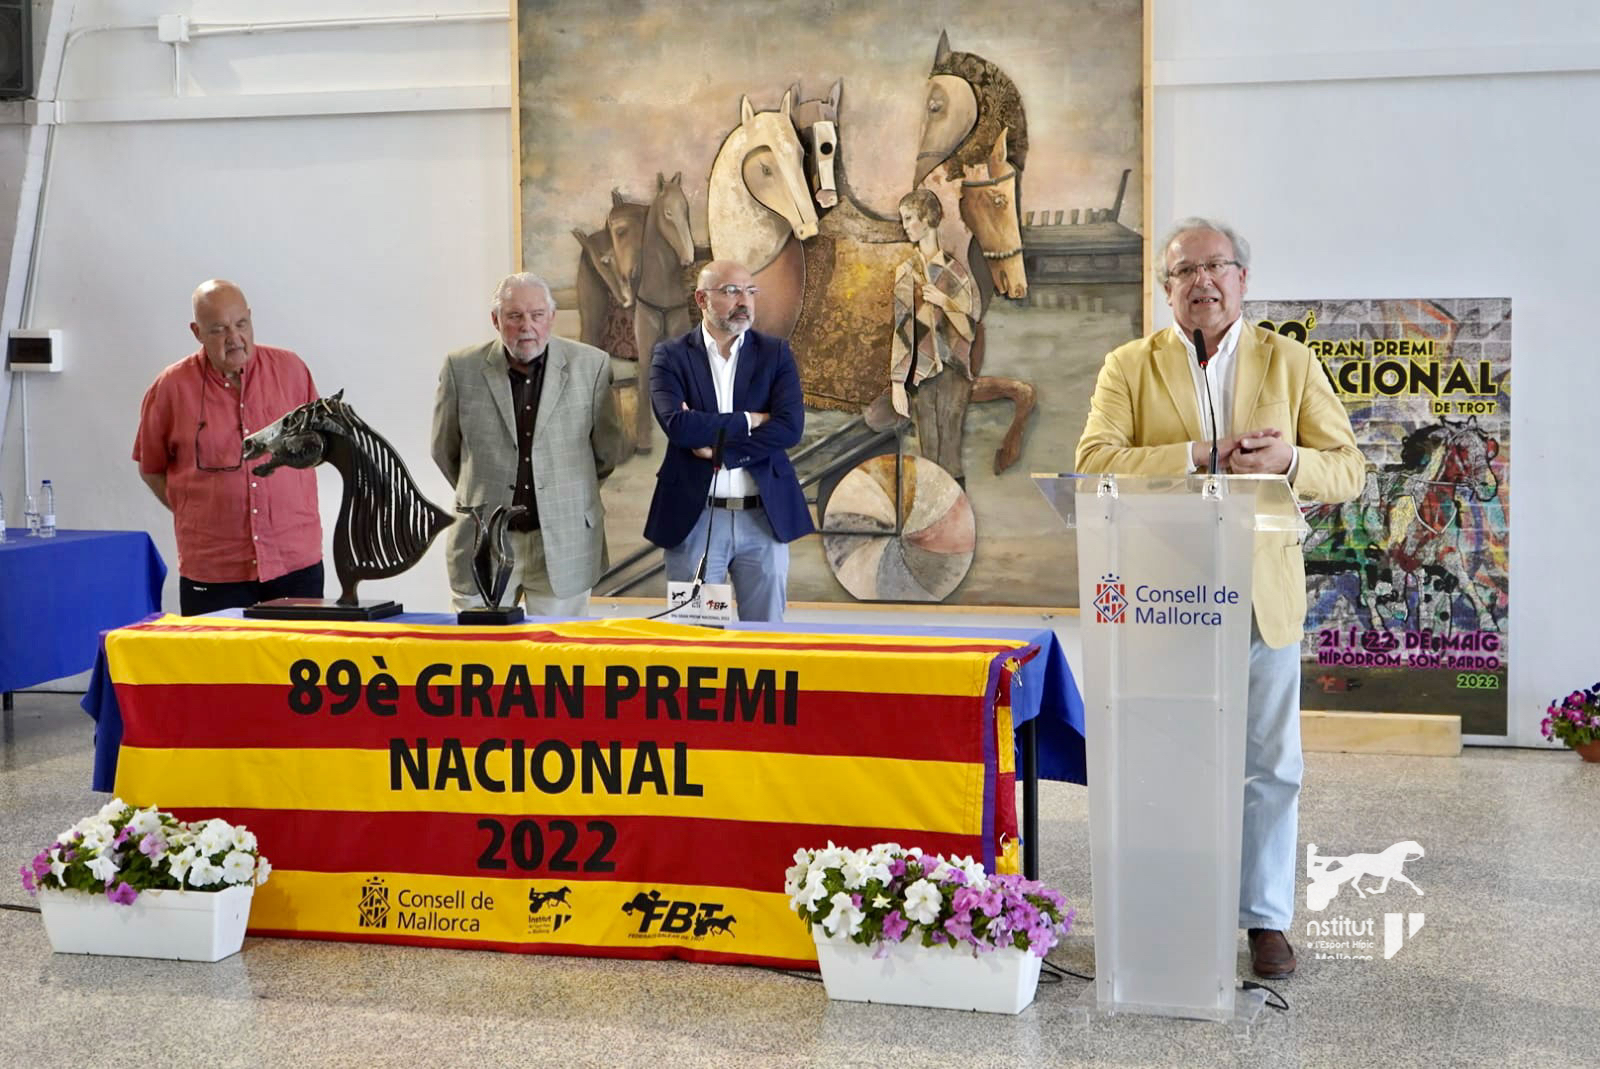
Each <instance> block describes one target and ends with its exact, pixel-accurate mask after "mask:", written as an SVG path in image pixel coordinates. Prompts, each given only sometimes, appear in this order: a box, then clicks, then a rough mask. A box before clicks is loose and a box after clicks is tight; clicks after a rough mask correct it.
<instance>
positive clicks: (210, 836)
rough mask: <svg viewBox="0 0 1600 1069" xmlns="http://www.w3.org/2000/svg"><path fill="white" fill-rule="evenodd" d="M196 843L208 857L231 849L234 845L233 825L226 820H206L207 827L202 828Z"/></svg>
mask: <svg viewBox="0 0 1600 1069" xmlns="http://www.w3.org/2000/svg"><path fill="white" fill-rule="evenodd" d="M195 845H197V846H198V847H200V852H201V853H202V854H204V855H206V857H210V856H211V855H213V854H220V853H222V852H223V851H224V850H227V849H230V848H231V847H232V846H233V825H232V824H229V823H228V822H227V821H226V820H208V821H206V823H205V827H203V828H201V829H200V834H199V836H197V837H196V838H195Z"/></svg>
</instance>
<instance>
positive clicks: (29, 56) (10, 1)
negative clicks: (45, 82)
mask: <svg viewBox="0 0 1600 1069" xmlns="http://www.w3.org/2000/svg"><path fill="white" fill-rule="evenodd" d="M32 13H33V3H32V0H0V100H25V99H27V98H28V97H31V96H33V18H32Z"/></svg>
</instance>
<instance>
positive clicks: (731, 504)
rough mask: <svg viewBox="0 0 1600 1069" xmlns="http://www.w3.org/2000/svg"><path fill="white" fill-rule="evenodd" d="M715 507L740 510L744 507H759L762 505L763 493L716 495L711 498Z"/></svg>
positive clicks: (712, 505)
mask: <svg viewBox="0 0 1600 1069" xmlns="http://www.w3.org/2000/svg"><path fill="white" fill-rule="evenodd" d="M711 507H712V508H714V509H733V510H734V511H735V512H738V511H740V510H742V509H758V508H760V507H761V495H760V494H751V495H750V496H749V497H714V498H712V499H711Z"/></svg>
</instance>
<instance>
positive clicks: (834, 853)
mask: <svg viewBox="0 0 1600 1069" xmlns="http://www.w3.org/2000/svg"><path fill="white" fill-rule="evenodd" d="M849 856H850V851H848V850H846V849H845V848H844V847H842V846H834V845H833V840H832V839H829V840H828V846H827V848H826V849H824V850H818V851H817V853H816V856H815V857H813V858H812V859H811V864H812V867H813V868H819V869H836V868H838V867H839V866H841V865H843V864H844V861H845V858H847V857H849Z"/></svg>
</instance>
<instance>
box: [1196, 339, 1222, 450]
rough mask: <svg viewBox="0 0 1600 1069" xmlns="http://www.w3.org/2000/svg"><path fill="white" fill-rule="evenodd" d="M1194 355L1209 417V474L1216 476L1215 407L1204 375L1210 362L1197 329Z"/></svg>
mask: <svg viewBox="0 0 1600 1069" xmlns="http://www.w3.org/2000/svg"><path fill="white" fill-rule="evenodd" d="M1194 355H1195V359H1196V360H1198V361H1199V362H1200V381H1201V382H1202V383H1204V384H1205V388H1206V412H1207V414H1208V415H1210V416H1211V474H1213V475H1215V474H1217V407H1216V405H1214V404H1213V403H1212V401H1211V376H1209V375H1207V374H1206V365H1207V364H1208V363H1210V362H1211V356H1210V355H1209V354H1207V353H1206V335H1205V332H1204V331H1202V330H1201V329H1200V328H1199V327H1195V328H1194Z"/></svg>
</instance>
